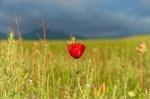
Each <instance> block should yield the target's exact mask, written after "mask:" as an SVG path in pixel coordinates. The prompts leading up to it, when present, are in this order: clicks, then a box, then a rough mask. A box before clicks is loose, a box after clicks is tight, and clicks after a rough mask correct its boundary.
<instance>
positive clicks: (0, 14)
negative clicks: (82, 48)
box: [0, 0, 150, 37]
mask: <svg viewBox="0 0 150 99" xmlns="http://www.w3.org/2000/svg"><path fill="white" fill-rule="evenodd" d="M149 9H150V0H0V32H3V33H7V32H9V31H10V30H13V29H14V26H15V22H14V20H15V16H16V15H17V16H20V31H21V32H22V33H28V32H32V31H33V30H35V29H37V28H40V22H41V21H40V20H41V19H42V18H45V20H46V23H47V24H48V28H49V29H50V30H51V31H62V32H64V33H66V34H77V35H82V36H85V37H111V36H122V35H135V34H144V33H148V34H150V10H149Z"/></svg>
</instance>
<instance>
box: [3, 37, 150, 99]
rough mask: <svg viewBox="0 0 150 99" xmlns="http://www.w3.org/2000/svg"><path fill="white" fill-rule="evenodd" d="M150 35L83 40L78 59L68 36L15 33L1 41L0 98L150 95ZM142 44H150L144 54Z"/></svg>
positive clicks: (123, 98)
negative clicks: (37, 37)
mask: <svg viewBox="0 0 150 99" xmlns="http://www.w3.org/2000/svg"><path fill="white" fill-rule="evenodd" d="M149 39H150V37H147V36H146V37H131V38H124V39H111V40H83V41H82V42H84V43H85V45H86V50H85V53H84V55H83V56H82V57H81V58H80V59H78V60H75V59H73V58H71V57H70V56H69V55H68V52H67V47H66V46H67V41H65V40H60V41H59V40H57V41H47V42H44V41H16V40H14V39H13V38H12V37H10V38H9V39H8V41H1V42H0V98H2V99H148V98H150V97H149V95H148V94H150V91H149V89H150V42H149ZM140 42H144V43H145V44H146V48H147V50H146V52H145V53H144V54H142V53H139V52H138V51H137V50H136V48H137V47H138V46H139V44H140ZM145 90H147V91H148V94H147V95H146V94H145ZM132 95H133V96H132Z"/></svg>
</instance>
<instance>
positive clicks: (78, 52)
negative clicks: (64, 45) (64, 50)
mask: <svg viewBox="0 0 150 99" xmlns="http://www.w3.org/2000/svg"><path fill="white" fill-rule="evenodd" d="M84 50H85V45H84V44H82V43H71V44H69V45H68V52H69V54H70V56H72V57H73V58H75V59H78V58H80V57H81V56H82V55H83V52H84Z"/></svg>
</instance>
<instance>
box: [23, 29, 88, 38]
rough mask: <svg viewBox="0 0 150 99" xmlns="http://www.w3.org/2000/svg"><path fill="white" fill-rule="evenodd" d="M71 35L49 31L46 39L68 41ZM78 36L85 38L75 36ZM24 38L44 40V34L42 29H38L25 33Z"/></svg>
mask: <svg viewBox="0 0 150 99" xmlns="http://www.w3.org/2000/svg"><path fill="white" fill-rule="evenodd" d="M69 36H70V35H69V34H67V33H65V32H62V31H50V30H48V31H47V36H46V38H47V39H66V38H69ZM74 36H76V37H77V38H85V37H82V36H80V35H74ZM22 37H23V38H24V39H43V38H44V37H43V33H42V31H41V30H40V29H36V30H33V31H31V32H29V33H25V34H23V35H22Z"/></svg>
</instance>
